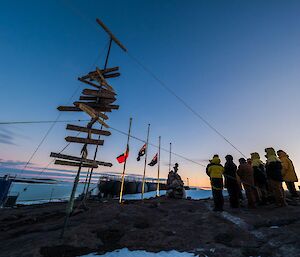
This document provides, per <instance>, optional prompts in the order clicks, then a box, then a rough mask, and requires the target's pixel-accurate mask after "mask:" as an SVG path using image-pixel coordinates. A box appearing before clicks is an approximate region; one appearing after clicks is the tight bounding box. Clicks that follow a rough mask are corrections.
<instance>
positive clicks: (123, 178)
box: [119, 118, 132, 203]
mask: <svg viewBox="0 0 300 257" xmlns="http://www.w3.org/2000/svg"><path fill="white" fill-rule="evenodd" d="M131 123H132V118H130V119H129V129H128V137H127V144H126V151H128V150H129V139H130V132H131ZM126 163H127V158H125V161H124V165H123V172H122V182H121V190H120V198H119V203H122V197H123V189H124V180H125V170H126Z"/></svg>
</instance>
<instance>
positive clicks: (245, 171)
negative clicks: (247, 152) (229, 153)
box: [237, 158, 255, 208]
mask: <svg viewBox="0 0 300 257" xmlns="http://www.w3.org/2000/svg"><path fill="white" fill-rule="evenodd" d="M239 163H240V165H239V167H238V170H237V174H238V175H239V177H240V178H241V182H242V184H243V187H244V189H245V193H246V197H247V201H248V207H249V208H255V193H254V177H253V169H252V167H251V165H249V164H248V163H247V161H246V160H245V158H240V159H239Z"/></svg>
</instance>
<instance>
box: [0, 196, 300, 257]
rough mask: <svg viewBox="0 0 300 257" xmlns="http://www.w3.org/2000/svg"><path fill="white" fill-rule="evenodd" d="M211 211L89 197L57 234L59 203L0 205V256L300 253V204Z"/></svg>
mask: <svg viewBox="0 0 300 257" xmlns="http://www.w3.org/2000/svg"><path fill="white" fill-rule="evenodd" d="M290 203H291V204H292V205H290V206H288V207H286V208H276V207H275V206H272V205H270V206H265V207H259V208H257V209H251V210H250V209H246V208H242V209H239V210H231V209H230V208H229V207H228V206H225V207H226V208H225V209H226V211H225V212H223V213H219V212H218V213H216V212H213V211H211V206H212V201H211V200H198V201H196V200H170V199H166V198H165V197H160V198H156V199H149V200H144V202H141V201H127V202H125V203H124V204H122V205H120V204H118V202H117V201H116V200H109V201H104V202H95V201H90V202H88V203H87V206H88V207H89V209H88V210H87V211H83V210H77V211H76V212H75V215H74V216H72V217H71V218H70V221H69V226H68V228H67V230H66V233H65V236H64V238H63V239H59V235H60V232H61V228H62V224H63V220H64V214H65V212H64V211H65V206H66V203H49V204H43V205H36V206H23V207H18V208H16V209H1V210H0V249H1V250H0V256H3V257H10V256H11V257H31V256H36V257H62V256H64V257H73V256H80V255H83V254H87V253H91V252H98V253H100V254H101V253H105V252H107V251H112V250H115V249H120V248H124V247H127V248H129V249H132V250H133V249H144V250H147V251H151V252H157V251H161V250H171V249H175V250H178V251H188V252H193V253H195V254H198V255H199V256H235V257H236V256H262V257H263V256H285V257H288V256H293V257H295V256H300V206H299V202H298V203H297V202H290Z"/></svg>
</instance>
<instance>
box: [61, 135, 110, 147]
mask: <svg viewBox="0 0 300 257" xmlns="http://www.w3.org/2000/svg"><path fill="white" fill-rule="evenodd" d="M65 140H66V141H67V142H73V143H80V144H89V145H103V143H104V140H98V139H90V138H82V137H70V136H68V137H66V138H65Z"/></svg>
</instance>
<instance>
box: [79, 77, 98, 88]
mask: <svg viewBox="0 0 300 257" xmlns="http://www.w3.org/2000/svg"><path fill="white" fill-rule="evenodd" d="M78 80H79V81H81V82H83V83H85V84H88V85H90V86H92V87H96V88H98V89H100V88H101V86H99V85H96V84H95V83H93V82H90V81H88V80H85V79H82V78H78Z"/></svg>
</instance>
